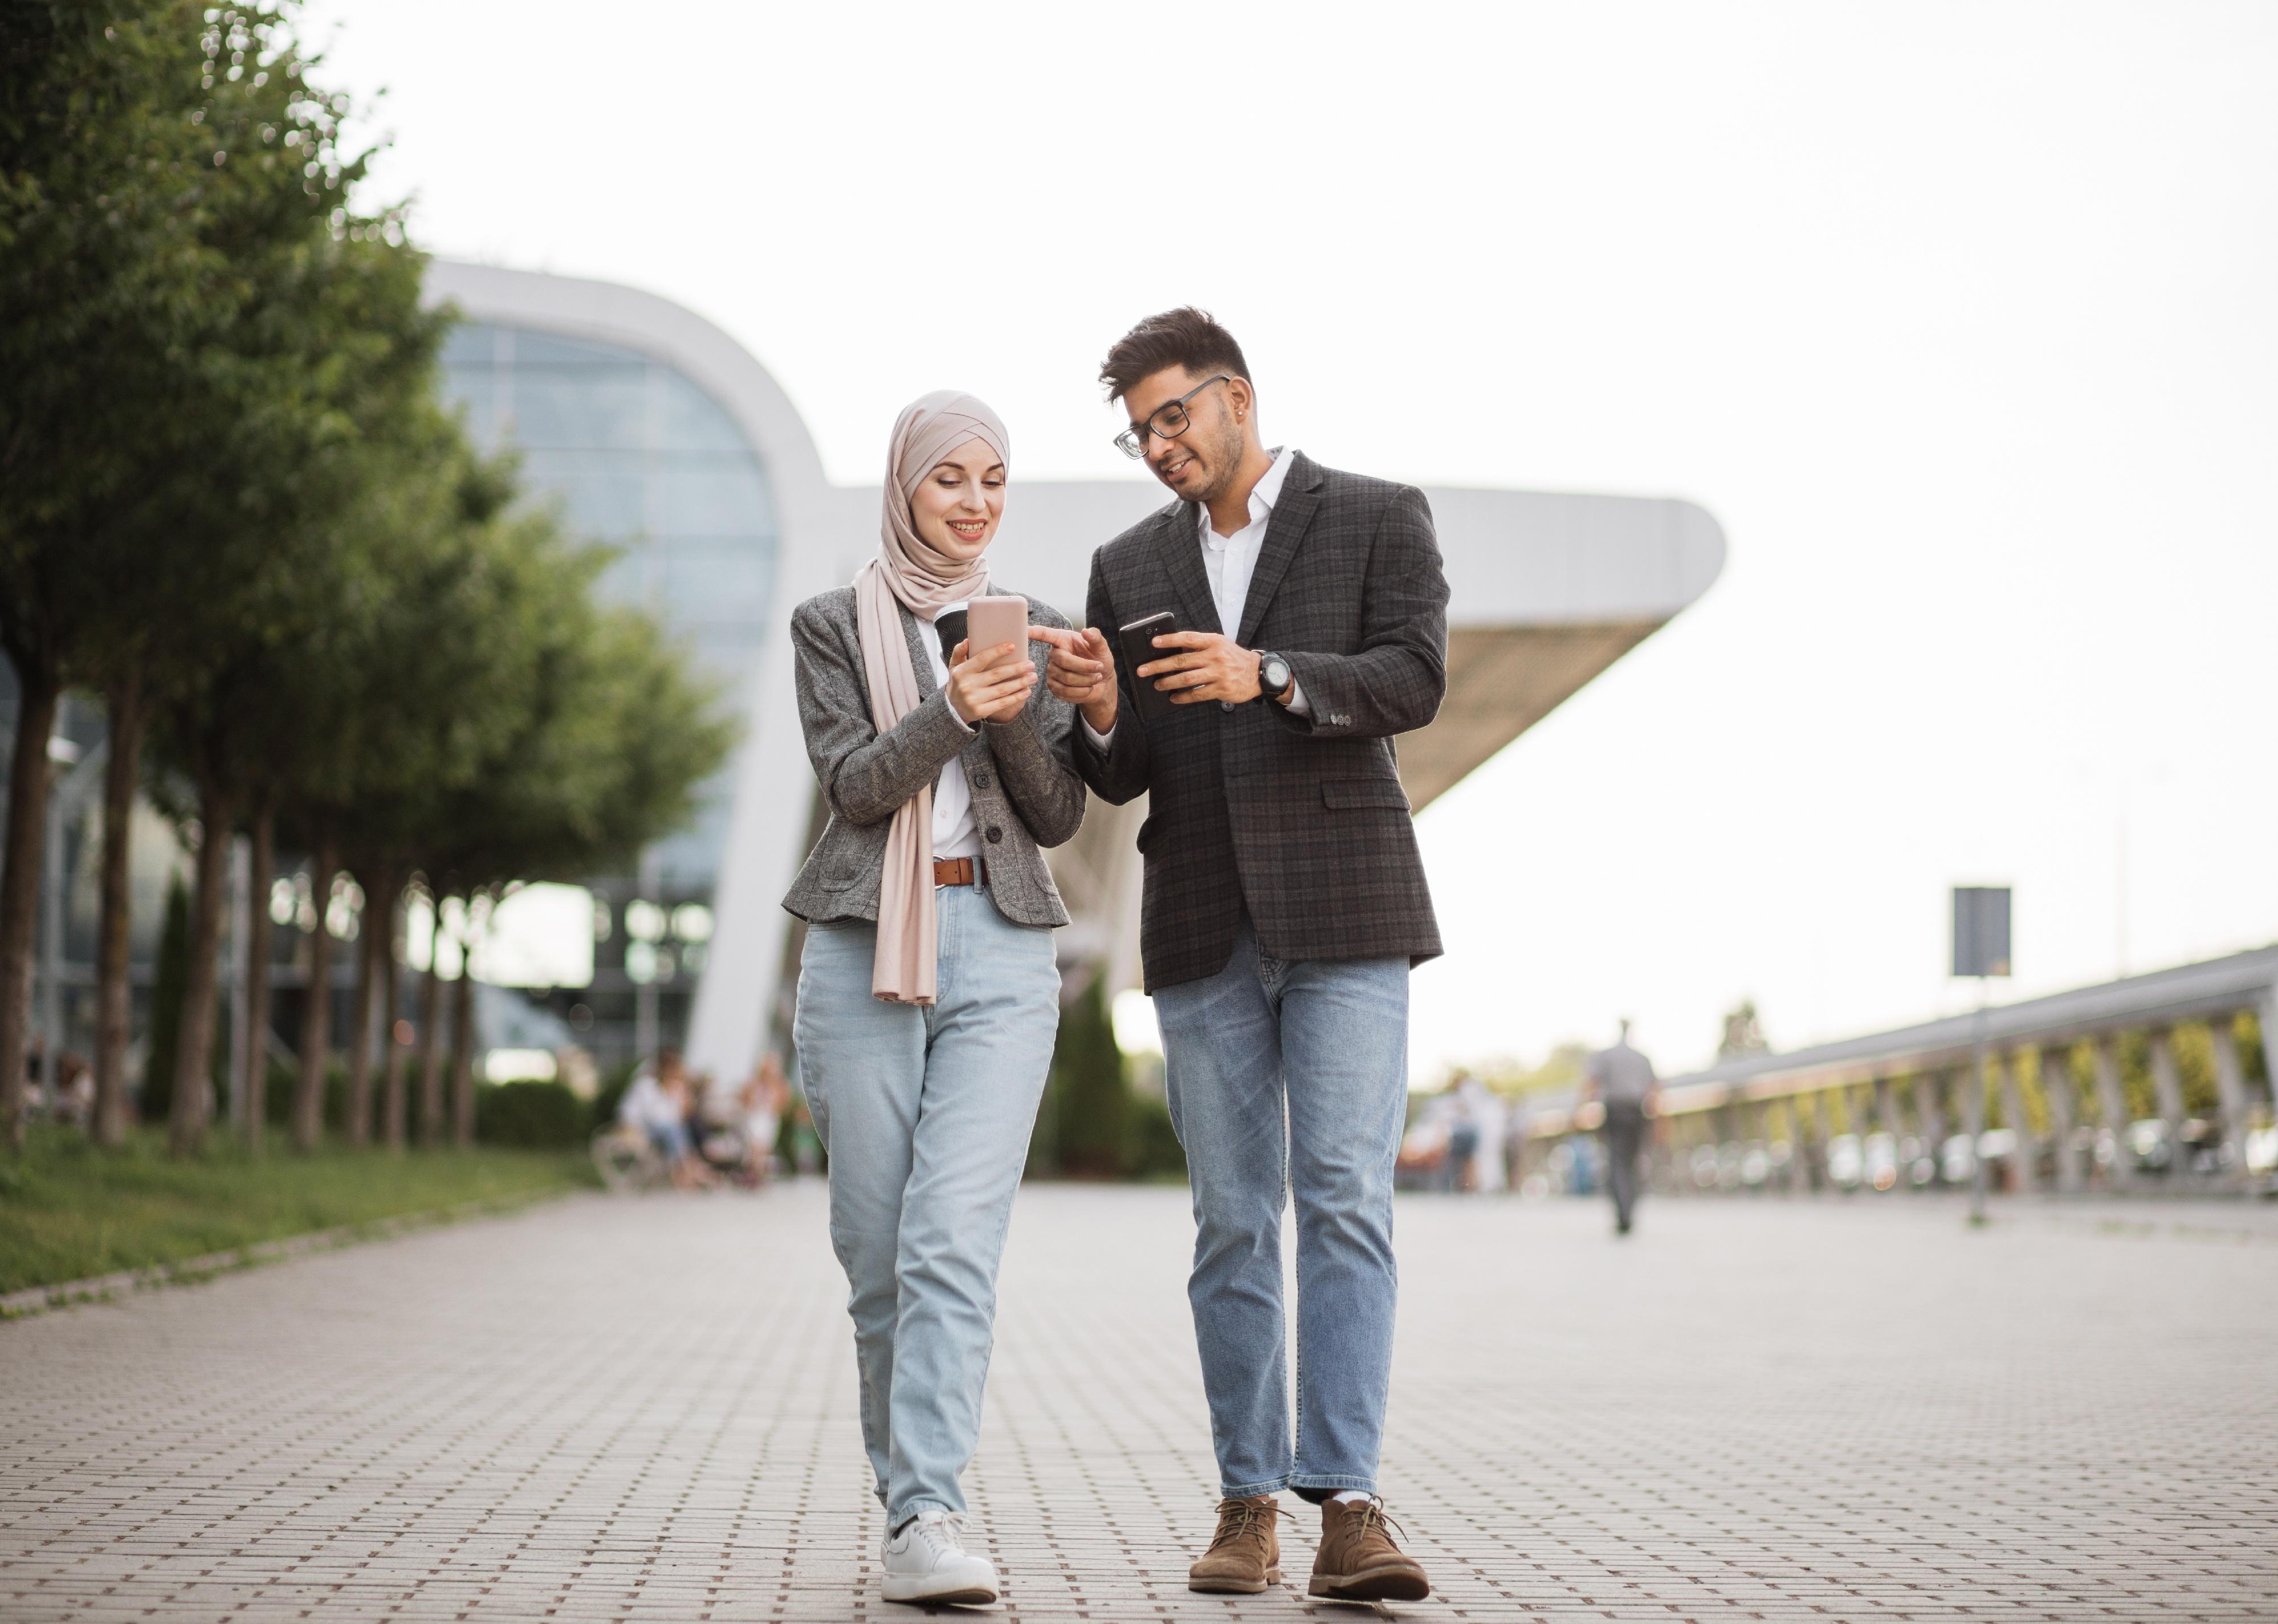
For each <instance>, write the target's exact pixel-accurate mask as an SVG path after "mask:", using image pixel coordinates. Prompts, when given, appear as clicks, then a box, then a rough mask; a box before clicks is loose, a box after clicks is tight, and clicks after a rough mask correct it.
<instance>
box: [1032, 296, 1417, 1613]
mask: <svg viewBox="0 0 2278 1624" xmlns="http://www.w3.org/2000/svg"><path fill="white" fill-rule="evenodd" d="M1100 377H1101V380H1102V381H1103V382H1104V383H1105V384H1106V385H1107V387H1108V392H1109V398H1110V399H1111V400H1120V401H1121V402H1122V404H1123V407H1124V409H1125V411H1126V413H1127V414H1128V418H1129V423H1130V427H1129V428H1128V430H1127V431H1125V432H1123V433H1122V434H1120V435H1119V436H1118V437H1117V438H1116V443H1117V445H1119V446H1121V447H1122V448H1123V450H1124V451H1125V452H1126V453H1127V454H1128V455H1130V456H1133V457H1138V458H1144V459H1145V461H1146V462H1147V465H1148V468H1149V469H1150V470H1151V471H1152V472H1153V474H1154V475H1155V477H1157V478H1158V479H1159V480H1161V481H1162V482H1163V484H1165V485H1166V486H1168V487H1169V488H1170V490H1171V492H1173V494H1174V495H1175V496H1177V497H1178V500H1177V501H1176V502H1173V504H1172V505H1170V506H1169V507H1165V508H1164V509H1162V510H1161V511H1160V512H1158V513H1157V514H1155V515H1153V516H1152V517H1150V518H1149V519H1147V520H1145V521H1143V522H1141V523H1139V524H1137V525H1135V526H1134V527H1133V528H1132V529H1130V530H1127V531H1126V532H1124V533H1123V534H1122V535H1121V536H1119V537H1117V538H1115V539H1114V540H1113V541H1111V542H1109V543H1108V544H1107V545H1105V546H1104V547H1102V548H1100V550H1099V551H1098V553H1097V554H1096V555H1095V556H1094V558H1093V560H1092V567H1091V586H1090V595H1089V603H1088V606H1087V610H1086V613H1087V617H1088V619H1089V622H1090V624H1089V627H1087V628H1086V629H1084V630H1082V631H1081V632H1066V633H1059V634H1056V635H1055V636H1054V637H1052V638H1051V642H1052V643H1053V645H1054V647H1053V653H1052V658H1051V667H1050V670H1049V672H1048V677H1047V680H1048V682H1050V684H1051V688H1052V690H1053V691H1054V692H1055V693H1058V694H1059V696H1060V697H1061V698H1065V699H1068V700H1071V701H1073V702H1074V704H1076V705H1079V706H1080V707H1081V708H1082V714H1083V728H1082V735H1083V743H1082V744H1081V745H1079V747H1078V748H1077V751H1076V765H1077V768H1078V770H1079V771H1080V772H1081V773H1082V774H1083V776H1084V778H1085V780H1086V781H1087V782H1089V784H1090V785H1091V787H1092V788H1093V789H1095V790H1097V792H1098V793H1099V795H1100V796H1101V797H1103V798H1105V799H1106V800H1108V801H1111V802H1113V803H1115V804H1119V805H1120V804H1123V803H1125V802H1127V801H1129V800H1131V799H1133V798H1134V797H1137V796H1140V795H1146V796H1147V797H1149V799H1148V817H1147V820H1146V822H1145V823H1144V824H1143V826H1142V827H1141V828H1140V831H1139V849H1140V850H1141V851H1142V853H1143V854H1144V858H1145V865H1146V881H1145V890H1144V900H1143V910H1142V915H1141V926H1140V940H1141V949H1142V955H1143V960H1144V964H1145V973H1146V982H1147V990H1148V991H1149V992H1150V994H1152V995H1153V996H1154V999H1155V1010H1156V1014H1157V1016H1158V1018H1159V1019H1160V1022H1161V1025H1162V1030H1163V1047H1164V1055H1165V1060H1166V1074H1167V1080H1168V1084H1169V1090H1170V1102H1171V1110H1172V1115H1173V1122H1174V1124H1175V1125H1176V1126H1177V1129H1178V1132H1179V1139H1180V1141H1181V1143H1182V1144H1183V1145H1184V1146H1185V1147H1186V1151H1187V1159H1188V1165H1189V1171H1190V1175H1191V1178H1192V1182H1193V1187H1194V1207H1195V1221H1196V1240H1195V1261H1194V1270H1193V1273H1192V1275H1191V1277H1189V1284H1188V1296H1189V1300H1190V1302H1191V1303H1192V1305H1193V1308H1194V1316H1195V1334H1196V1341H1197V1343H1198V1344H1199V1346H1200V1349H1201V1353H1202V1366H1203V1380H1204V1387H1205V1388H1206V1389H1207V1391H1208V1394H1209V1399H1210V1412H1211V1433H1212V1439H1213V1441H1214V1443H1215V1445H1216V1447H1217V1452H1218V1466H1219V1479H1220V1483H1219V1492H1220V1494H1221V1496H1222V1498H1221V1500H1220V1503H1219V1524H1218V1533H1217V1537H1216V1538H1215V1539H1214V1540H1213V1541H1212V1544H1211V1546H1210V1549H1209V1550H1208V1552H1206V1553H1205V1554H1204V1556H1203V1557H1202V1558H1201V1559H1199V1560H1198V1561H1196V1563H1195V1564H1194V1566H1193V1567H1192V1568H1191V1569H1190V1570H1189V1578H1188V1582H1189V1586H1190V1587H1191V1588H1193V1589H1195V1590H1208V1591H1222V1592H1235V1593H1248V1594H1255V1593H1257V1592H1258V1591H1262V1590H1265V1588H1266V1586H1267V1585H1269V1584H1271V1583H1274V1582H1278V1581H1279V1580H1280V1542H1279V1538H1278V1536H1277V1534H1276V1531H1275V1526H1274V1525H1275V1521H1276V1518H1277V1516H1278V1514H1279V1512H1278V1502H1277V1500H1276V1499H1275V1496H1276V1495H1278V1494H1279V1492H1280V1491H1281V1490H1283V1489H1285V1488H1286V1489H1291V1490H1294V1491H1296V1493H1297V1495H1298V1496H1300V1497H1301V1498H1304V1499H1306V1500H1310V1501H1312V1502H1314V1503H1316V1504H1318V1505H1319V1506H1320V1507H1321V1541H1320V1547H1319V1555H1318V1557H1317V1559H1316V1560H1315V1562H1314V1566H1313V1575H1312V1580H1311V1584H1310V1586H1309V1589H1310V1591H1311V1594H1313V1595H1315V1596H1322V1597H1334V1598H1335V1599H1338V1600H1345V1601H1371V1600H1416V1599H1419V1598H1421V1597H1424V1596H1426V1595H1428V1594H1429V1593H1430V1588H1431V1587H1430V1585H1429V1584H1428V1582H1426V1578H1425V1575H1424V1571H1423V1569H1422V1567H1419V1566H1418V1564H1417V1562H1416V1561H1415V1559H1413V1558H1411V1557H1409V1556H1407V1555H1406V1554H1404V1553H1403V1552H1402V1551H1401V1550H1400V1549H1399V1548H1398V1546H1397V1545H1396V1544H1395V1543H1394V1542H1393V1539H1392V1537H1391V1536H1390V1534H1389V1533H1388V1532H1387V1529H1386V1518H1385V1512H1384V1504H1383V1502H1382V1501H1381V1500H1380V1498H1377V1494H1376V1484H1377V1454H1378V1448H1379V1445H1380V1441H1381V1439H1382V1437H1383V1431H1384V1407H1385V1401H1386V1397H1387V1388H1388V1386H1389V1384H1390V1379H1391V1366H1392V1323H1393V1313H1394V1303H1395V1269H1394V1262H1393V1254H1392V1167H1393V1161H1394V1158H1395V1155H1397V1154H1398V1151H1399V1146H1400V1134H1401V1130H1402V1127H1403V1121H1404V1117H1405V1115H1406V1102H1407V1087H1408V973H1409V970H1410V966H1411V965H1413V964H1418V963H1420V962H1421V961H1422V960H1424V959H1426V958H1430V957H1433V956H1435V955H1436V954H1438V952H1439V951H1440V934H1439V927H1438V926H1437V924H1436V923H1435V921H1434V919H1433V912H1432V899H1431V895H1430V892H1429V891H1428V889H1427V888H1426V885H1425V881H1424V866H1423V863H1422V860H1421V859H1420V858H1419V857H1418V852H1417V848H1416V835H1415V830H1414V827H1413V826H1412V825H1411V823H1410V818H1409V809H1408V799H1407V797H1406V796H1405V794H1403V791H1402V789H1401V785H1400V774H1399V771H1398V768H1397V766H1396V762H1395V755H1394V750H1393V739H1394V737H1395V736H1396V735H1399V734H1402V733H1406V732H1408V731H1410V729H1412V728H1420V727H1422V726H1423V725H1424V724H1425V723H1426V722H1428V721H1431V720H1432V717H1433V713H1435V712H1436V711H1437V710H1438V709H1439V705H1440V699H1441V695H1442V693H1443V692H1444V691H1445V690H1446V687H1447V606H1448V586H1447V582H1446V580H1445V579H1444V577H1443V576H1441V568H1440V553H1439V547H1438V545H1437V543H1436V542H1435V540H1434V539H1433V531H1432V515H1431V511H1430V509H1429V508H1428V507H1426V504H1425V500H1424V497H1423V495H1422V493H1421V492H1418V491H1416V490H1413V489H1411V488H1410V487H1408V486H1405V485H1397V484H1387V483H1386V482H1385V481H1382V480H1376V479H1367V478H1364V477H1360V476H1358V475H1355V474H1346V473H1340V472H1338V471H1337V470H1335V469H1326V468H1323V467H1321V466H1320V465H1319V463H1317V462H1314V461H1312V460H1311V459H1310V458H1308V457H1306V456H1305V455H1303V454H1302V453H1299V452H1297V451H1295V450H1284V449H1274V450H1268V449H1267V448H1266V446H1265V441H1264V438H1263V437H1262V436H1261V434H1260V433H1259V430H1258V416H1257V390H1256V388H1255V386H1254V385H1252V384H1251V382H1250V368H1249V364H1248V363H1247V362H1245V361H1244V360H1243V359H1242V348H1241V347H1240V346H1239V345H1237V344H1236V343H1235V340H1234V337H1233V335H1232V334H1230V333H1228V332H1227V331H1226V329H1225V328H1223V327H1221V326H1219V324H1217V323H1216V322H1214V321H1212V319H1211V318H1210V317H1209V316H1206V315H1204V313H1203V312H1201V311H1199V310H1194V309H1180V310H1173V311H1169V312H1167V313H1166V314H1164V315H1161V316H1150V317H1149V318H1148V319H1147V320H1145V321H1143V322H1141V323H1140V324H1138V325H1137V326H1136V327H1135V328H1133V329H1132V330H1131V332H1128V334H1126V335H1125V336H1124V337H1123V338H1122V339H1120V340H1119V341H1118V342H1117V343H1116V345H1115V346H1114V347H1113V348H1112V349H1111V350H1110V351H1109V352H1108V356H1107V361H1106V363H1105V366H1104V368H1103V369H1102V370H1101V374H1100ZM1166 610H1167V611H1170V612H1171V613H1173V614H1175V615H1176V616H1177V621H1178V629H1176V630H1175V631H1172V632H1169V633H1168V634H1166V635H1163V636H1158V637H1153V638H1152V647H1153V650H1154V651H1157V652H1158V656H1157V657H1156V658H1153V659H1147V658H1144V651H1143V652H1142V656H1141V658H1140V659H1139V660H1138V661H1137V663H1136V664H1134V662H1133V660H1130V659H1128V658H1126V657H1125V655H1124V653H1123V651H1122V650H1121V648H1120V646H1119V644H1120V639H1119V638H1117V637H1116V633H1117V631H1118V630H1119V629H1120V628H1122V627H1125V626H1128V625H1130V624H1132V623H1133V622H1135V621H1140V620H1143V619H1145V618H1147V617H1149V616H1151V615H1154V614H1158V613H1159V612H1162V611H1166ZM1142 682H1149V683H1151V684H1153V685H1154V686H1155V687H1156V688H1157V689H1158V690H1161V691H1162V692H1163V693H1165V694H1166V695H1167V696H1168V697H1169V698H1170V700H1171V702H1172V708H1171V709H1170V711H1169V713H1168V714H1167V715H1164V716H1159V717H1157V716H1150V715H1148V714H1145V713H1143V712H1142V711H1141V709H1140V707H1139V705H1137V703H1136V701H1135V695H1136V694H1137V692H1138V684H1140V683H1142ZM1292 1193H1294V1195H1295V1199H1296V1214H1297V1366H1296V1369H1297V1392H1296V1422H1295V1424H1294V1426H1293V1423H1292V1417H1291V1414H1290V1394H1289V1373H1288V1359H1287V1353H1286V1350H1285V1347H1284V1332H1285V1317H1284V1312H1283V1307H1282V1294H1281V1208H1282V1206H1283V1203H1284V1201H1286V1200H1288V1198H1289V1196H1290V1195H1291V1194H1292Z"/></svg>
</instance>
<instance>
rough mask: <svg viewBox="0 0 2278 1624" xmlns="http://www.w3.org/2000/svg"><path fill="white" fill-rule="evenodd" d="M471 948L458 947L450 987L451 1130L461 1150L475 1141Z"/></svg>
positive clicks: (473, 1011) (473, 979)
mask: <svg viewBox="0 0 2278 1624" xmlns="http://www.w3.org/2000/svg"><path fill="white" fill-rule="evenodd" d="M472 957H474V950H473V949H472V948H471V947H470V946H469V945H468V944H466V943H464V942H462V943H461V944H460V946H459V979H458V980H457V981H455V982H454V983H453V984H452V987H451V1130H452V1133H451V1136H452V1138H453V1139H454V1140H455V1141H456V1142H457V1144H458V1147H459V1148H460V1149H462V1150H467V1149H470V1148H472V1147H473V1146H474V1142H475V975H474V969H473V966H472V965H471V964H470V963H469V962H468V961H469V960H470V959H471V958H472Z"/></svg>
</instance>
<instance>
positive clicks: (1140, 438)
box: [1115, 372, 1230, 457]
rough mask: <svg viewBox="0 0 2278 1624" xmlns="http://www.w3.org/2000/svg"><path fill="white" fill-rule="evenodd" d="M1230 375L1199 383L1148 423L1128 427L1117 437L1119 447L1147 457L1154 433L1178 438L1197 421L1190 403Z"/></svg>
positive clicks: (1131, 453)
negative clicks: (1191, 410) (1190, 409)
mask: <svg viewBox="0 0 2278 1624" xmlns="http://www.w3.org/2000/svg"><path fill="white" fill-rule="evenodd" d="M1229 376H1230V375H1229V374H1227V373H1225V372H1221V373H1219V375H1218V376H1217V377H1213V378H1210V379H1208V380H1206V381H1204V382H1203V383H1199V384H1196V385H1195V386H1194V387H1193V388H1192V389H1189V390H1188V391H1187V393H1184V394H1182V395H1181V396H1180V397H1179V398H1178V399H1177V400H1173V401H1172V402H1170V403H1169V404H1168V405H1166V406H1160V407H1158V408H1156V409H1155V415H1154V416H1151V417H1150V418H1148V419H1147V421H1146V422H1144V423H1141V424H1140V425H1139V426H1138V427H1137V428H1135V429H1126V430H1124V431H1123V432H1122V433H1120V434H1119V435H1117V436H1116V437H1115V449H1116V450H1118V451H1120V452H1121V453H1122V454H1124V455H1125V456H1127V457H1143V456H1145V455H1146V454H1147V437H1148V436H1149V435H1150V434H1151V435H1153V436H1154V437H1155V438H1158V439H1166V440H1174V439H1176V438H1179V436H1181V434H1184V433H1185V432H1186V431H1187V425H1188V424H1189V423H1192V422H1193V421H1194V419H1193V418H1191V417H1189V416H1187V402H1188V401H1189V400H1193V399H1194V398H1195V397H1196V395H1198V394H1200V393H1202V392H1203V391H1204V390H1205V389H1207V388H1209V387H1210V386H1211V385H1212V384H1223V383H1225V382H1227V379H1228V377H1229Z"/></svg>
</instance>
